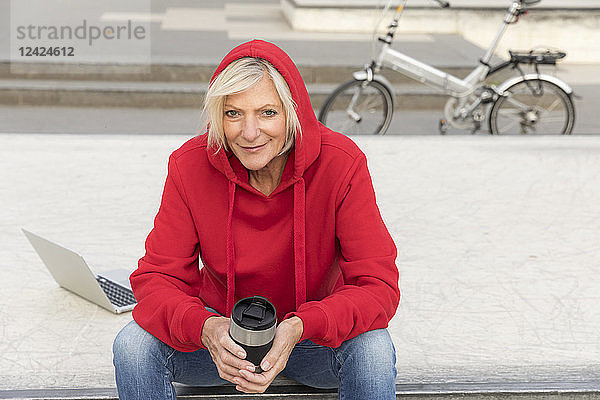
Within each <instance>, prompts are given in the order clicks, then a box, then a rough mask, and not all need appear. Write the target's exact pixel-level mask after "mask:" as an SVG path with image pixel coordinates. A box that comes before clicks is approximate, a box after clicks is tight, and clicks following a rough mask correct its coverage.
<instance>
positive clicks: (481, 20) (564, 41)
mask: <svg viewBox="0 0 600 400" xmlns="http://www.w3.org/2000/svg"><path fill="white" fill-rule="evenodd" d="M281 5H282V9H283V11H284V15H285V16H286V18H287V20H288V22H289V23H290V24H291V26H292V27H293V28H294V29H295V30H299V31H319V32H373V29H374V28H375V26H378V29H379V30H380V31H381V32H384V31H385V29H386V26H387V24H388V23H389V22H390V21H391V20H392V18H393V15H394V10H392V11H388V12H387V13H386V14H385V15H382V14H381V10H377V9H375V7H368V8H367V7H365V8H361V7H358V6H357V7H346V8H343V7H341V6H335V5H333V6H329V7H316V6H310V5H305V6H299V5H298V4H297V3H296V2H292V1H289V0H282V2H281ZM504 14H505V10H503V9H488V10H486V9H473V8H471V9H468V8H462V9H452V8H450V9H436V8H407V9H406V10H405V12H404V14H403V15H402V18H401V20H400V27H399V29H398V32H399V33H400V34H403V33H409V34H414V33H418V34H422V33H426V34H458V35H461V36H462V37H464V38H465V39H467V40H469V41H471V42H473V43H474V44H476V45H478V46H480V47H483V48H487V47H488V46H489V44H490V42H491V41H492V40H493V38H494V37H495V35H496V32H497V30H498V28H499V26H500V24H501V22H502V19H503V16H504ZM382 17H383V18H382ZM378 21H379V23H378ZM598 38H600V10H598V9H589V10H585V11H583V10H560V11H557V10H553V9H532V10H531V12H530V13H529V14H528V15H525V16H523V17H522V18H521V21H519V23H518V24H514V25H511V26H510V27H509V30H508V32H507V33H506V35H505V36H504V38H503V40H502V42H501V43H500V47H499V48H498V51H497V55H499V56H500V57H504V56H505V55H506V54H507V50H508V49H517V50H528V49H531V48H537V47H545V48H559V49H561V50H566V51H567V53H568V56H567V58H566V60H565V62H569V63H599V62H600V40H597V39H598Z"/></svg>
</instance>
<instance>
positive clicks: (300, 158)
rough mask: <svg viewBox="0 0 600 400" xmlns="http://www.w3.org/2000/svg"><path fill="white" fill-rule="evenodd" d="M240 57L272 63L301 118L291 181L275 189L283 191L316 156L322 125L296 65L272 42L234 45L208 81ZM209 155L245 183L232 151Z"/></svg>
mask: <svg viewBox="0 0 600 400" xmlns="http://www.w3.org/2000/svg"><path fill="white" fill-rule="evenodd" d="M243 57H256V58H262V59H264V60H266V61H268V62H269V63H271V65H273V66H274V67H275V69H277V71H279V73H280V74H281V75H282V76H283V78H284V79H285V81H286V82H287V84H288V87H289V89H290V93H291V94H292V98H293V99H294V102H295V103H296V107H297V108H296V114H297V115H298V120H299V121H300V126H301V131H302V133H301V134H300V135H298V138H297V140H296V142H295V145H294V148H293V149H292V152H293V153H294V157H293V160H294V173H293V176H292V178H291V180H289V181H287V182H281V184H280V187H279V188H278V191H280V190H284V189H286V188H287V187H288V186H289V185H291V184H294V183H295V182H296V181H297V180H298V179H299V178H300V177H301V176H302V174H303V173H304V171H305V170H306V169H307V168H308V167H309V166H310V165H311V164H312V163H313V162H314V161H315V160H316V159H317V157H318V156H319V152H320V148H321V132H320V127H321V126H322V125H321V124H320V123H319V121H317V118H316V116H315V113H314V111H313V108H312V104H311V103H310V98H309V96H308V91H307V90H306V85H305V84H304V80H303V79H302V77H301V75H300V71H298V68H297V67H296V65H295V64H294V62H293V61H292V59H291V58H290V57H289V56H288V55H287V53H285V52H284V51H283V50H281V49H280V48H279V47H277V46H276V45H274V44H273V43H270V42H266V41H264V40H252V41H250V42H246V43H242V44H241V45H239V46H237V47H235V48H234V49H233V50H231V51H230V52H229V53H228V54H227V55H226V56H225V58H223V60H222V61H221V63H220V64H219V66H218V67H217V69H216V71H215V73H214V74H213V76H212V78H211V80H210V82H211V84H212V82H213V81H214V80H215V78H216V77H217V76H218V75H219V74H220V73H221V71H223V69H225V67H227V66H228V65H229V64H231V63H232V62H233V61H235V60H238V59H240V58H243ZM209 156H210V161H211V164H212V165H213V166H214V167H215V168H217V169H218V170H219V171H221V172H222V173H223V174H225V175H226V176H227V178H228V179H229V180H231V181H233V182H235V183H237V184H238V185H241V186H246V185H245V184H244V181H245V179H240V177H239V176H237V175H239V174H236V173H235V172H234V169H233V168H232V167H231V165H230V163H229V162H227V161H228V159H229V158H231V157H232V153H231V152H227V151H225V150H224V149H221V150H219V152H218V153H217V154H211V153H209Z"/></svg>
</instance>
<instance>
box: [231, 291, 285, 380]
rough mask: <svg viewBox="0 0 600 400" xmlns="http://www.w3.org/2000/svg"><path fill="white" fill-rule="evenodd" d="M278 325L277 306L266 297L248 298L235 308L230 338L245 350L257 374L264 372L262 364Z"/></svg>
mask: <svg viewBox="0 0 600 400" xmlns="http://www.w3.org/2000/svg"><path fill="white" fill-rule="evenodd" d="M276 324H277V314H276V312H275V306H274V305H273V304H271V302H269V300H267V299H265V298H264V297H261V296H253V297H246V298H245V299H242V300H240V301H238V302H237V303H236V304H235V306H234V307H233V312H232V313H231V324H230V325H229V336H231V338H232V339H233V341H234V342H236V343H237V344H239V345H240V346H242V347H243V348H244V350H245V351H246V354H247V357H246V359H247V360H248V361H250V362H251V363H252V364H254V365H255V366H256V367H257V369H256V372H257V373H261V372H262V370H261V368H260V362H261V361H262V359H263V358H264V356H265V355H266V354H267V353H268V352H269V350H270V349H271V346H272V345H273V338H274V337H275V329H276Z"/></svg>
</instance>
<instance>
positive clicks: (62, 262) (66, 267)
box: [22, 229, 136, 314]
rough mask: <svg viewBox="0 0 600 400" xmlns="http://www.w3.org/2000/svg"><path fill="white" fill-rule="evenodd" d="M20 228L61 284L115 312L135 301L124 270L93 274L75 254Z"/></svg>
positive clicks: (133, 304)
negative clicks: (102, 274)
mask: <svg viewBox="0 0 600 400" xmlns="http://www.w3.org/2000/svg"><path fill="white" fill-rule="evenodd" d="M22 231H23V233H24V234H25V236H26V237H27V239H29V242H30V243H31V245H32V246H33V248H34V249H35V251H36V252H37V253H38V255H39V256H40V258H41V259H42V261H43V262H44V264H46V267H47V268H48V271H50V274H52V277H53V278H54V280H55V281H56V282H57V283H58V284H59V285H60V286H61V287H63V288H65V289H67V290H70V291H71V292H73V293H75V294H77V295H79V296H81V297H83V298H84V299H87V300H89V301H91V302H92V303H96V304H97V305H99V306H100V307H103V308H106V309H107V310H109V311H112V312H114V313H116V314H119V313H122V312H126V311H131V310H132V309H133V307H134V306H135V304H136V301H135V297H134V296H133V292H132V291H131V286H130V285H129V282H128V280H127V276H128V275H129V273H128V272H127V271H126V270H115V271H111V272H108V273H105V274H104V276H100V275H95V274H94V273H93V272H92V271H91V269H90V267H88V265H87V263H86V262H85V260H84V259H83V257H82V256H80V255H79V254H77V253H75V252H74V251H71V250H69V249H66V248H64V247H62V246H60V245H58V244H56V243H53V242H51V241H49V240H47V239H44V238H43V237H41V236H38V235H36V234H34V233H31V232H29V231H26V230H25V229H22ZM112 277H115V278H117V277H120V278H121V279H119V280H117V279H113V278H112Z"/></svg>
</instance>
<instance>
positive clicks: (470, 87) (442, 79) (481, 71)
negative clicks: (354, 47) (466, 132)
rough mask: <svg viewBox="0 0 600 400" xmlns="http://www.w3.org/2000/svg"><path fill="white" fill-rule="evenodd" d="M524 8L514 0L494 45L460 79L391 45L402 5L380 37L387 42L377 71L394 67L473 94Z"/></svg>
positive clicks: (441, 86)
mask: <svg viewBox="0 0 600 400" xmlns="http://www.w3.org/2000/svg"><path fill="white" fill-rule="evenodd" d="M522 8H523V5H522V4H521V3H520V2H519V1H518V0H515V1H513V3H512V5H511V6H510V8H509V9H508V11H507V13H506V15H505V17H504V20H503V22H502V25H501V26H500V29H499V30H498V32H497V34H496V37H495V38H494V40H493V41H492V43H491V45H490V47H489V48H488V49H487V51H486V53H485V55H484V56H483V57H482V58H481V59H480V63H481V64H480V65H479V66H477V67H476V68H475V69H474V70H473V71H472V72H471V73H470V74H469V75H468V76H467V77H466V78H465V79H460V78H457V77H456V76H454V75H451V74H448V73H447V72H444V71H442V70H440V69H437V68H435V67H432V66H430V65H428V64H425V63H422V62H420V61H418V60H416V59H414V58H412V57H409V56H407V55H406V54H404V53H401V52H399V51H397V50H394V49H392V48H391V43H392V39H393V37H394V34H395V30H396V28H397V26H398V20H399V17H400V13H401V12H402V10H403V7H402V6H400V7H398V8H397V10H396V15H395V17H394V22H392V24H391V25H390V27H389V30H388V33H387V35H386V36H385V37H384V38H380V41H382V42H384V44H383V46H382V48H381V50H380V52H379V54H378V56H377V59H376V60H375V61H374V63H373V65H374V72H375V73H376V74H377V73H379V70H380V69H381V68H382V67H387V68H391V69H393V70H395V71H398V72H400V73H402V74H404V75H407V76H409V77H410V78H413V79H415V80H417V81H419V82H421V83H424V84H427V85H430V86H433V87H436V88H439V89H442V90H444V91H445V93H446V94H448V95H450V96H453V97H466V96H469V95H470V94H471V93H473V91H474V90H475V89H476V87H477V85H478V84H479V83H481V82H482V81H483V80H484V79H485V78H486V77H487V75H488V73H489V71H490V69H491V66H490V65H489V61H490V60H491V58H492V55H493V54H494V52H495V51H496V49H497V48H498V45H499V44H500V40H501V39H502V37H503V36H504V33H505V32H506V30H507V29H508V25H510V24H512V23H514V22H516V21H517V20H518V17H519V15H520V14H521V10H522Z"/></svg>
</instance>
